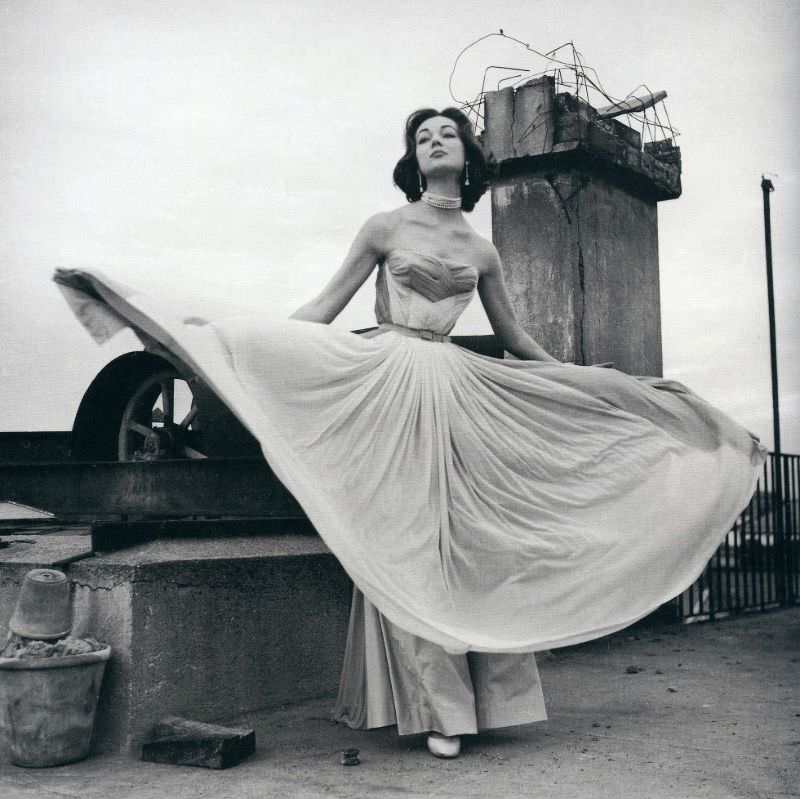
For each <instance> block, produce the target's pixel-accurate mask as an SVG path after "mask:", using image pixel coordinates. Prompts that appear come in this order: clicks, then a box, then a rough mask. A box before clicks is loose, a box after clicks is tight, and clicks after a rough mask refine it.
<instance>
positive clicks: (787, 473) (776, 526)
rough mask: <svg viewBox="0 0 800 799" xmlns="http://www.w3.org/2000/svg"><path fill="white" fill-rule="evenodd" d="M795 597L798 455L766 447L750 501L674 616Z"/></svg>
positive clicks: (799, 587) (799, 551)
mask: <svg viewBox="0 0 800 799" xmlns="http://www.w3.org/2000/svg"><path fill="white" fill-rule="evenodd" d="M778 469H779V470H780V472H777V470H778ZM798 598H800V455H785V454H782V455H780V457H776V456H775V453H772V452H771V453H769V455H768V457H767V460H766V462H765V463H764V467H763V473H762V474H761V476H760V478H759V480H758V485H757V486H756V491H755V494H754V495H753V498H752V499H751V501H750V504H749V505H748V506H747V508H745V510H744V512H743V513H742V514H741V516H739V518H738V519H737V520H736V523H735V524H734V526H733V529H732V530H731V531H730V533H728V536H727V537H726V538H725V540H724V541H723V542H722V544H721V545H720V547H719V549H717V551H716V552H715V553H714V555H713V557H712V558H711V560H710V561H709V562H708V565H707V566H706V568H705V570H704V571H703V573H702V574H701V575H700V577H699V578H698V579H697V581H696V582H695V583H694V584H693V585H691V586H690V587H689V588H688V589H687V590H686V591H684V593H683V594H681V595H680V596H679V597H677V599H675V600H674V604H673V607H674V610H675V614H676V615H677V616H678V617H679V618H681V619H685V620H687V621H695V620H697V621H699V620H702V619H714V618H720V617H723V616H729V615H732V614H736V613H743V612H747V611H757V610H768V609H770V608H776V607H780V606H782V605H791V604H794V603H795V602H797V601H798Z"/></svg>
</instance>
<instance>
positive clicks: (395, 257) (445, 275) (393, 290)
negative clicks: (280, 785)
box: [375, 249, 478, 334]
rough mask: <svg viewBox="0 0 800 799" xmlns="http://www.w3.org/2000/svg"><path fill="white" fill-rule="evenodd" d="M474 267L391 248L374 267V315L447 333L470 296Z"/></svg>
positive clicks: (475, 280)
mask: <svg viewBox="0 0 800 799" xmlns="http://www.w3.org/2000/svg"><path fill="white" fill-rule="evenodd" d="M477 284H478V270H477V269H476V268H475V267H474V266H471V265H469V264H462V263H456V262H454V261H450V260H444V259H442V258H437V257H436V256H434V255H424V254H422V253H418V252H415V251H413V250H405V249H398V250H393V251H392V252H391V253H390V254H389V255H388V256H387V257H386V259H385V260H384V262H383V263H382V264H380V266H379V267H378V277H377V280H376V283H375V317H376V319H377V321H378V324H381V323H385V322H389V323H391V324H395V325H403V326H404V327H414V328H421V329H424V330H432V331H434V332H435V333H441V334H447V333H449V332H450V331H451V330H452V329H453V326H454V325H455V323H456V321H457V320H458V317H459V316H460V315H461V312H462V311H463V310H464V308H466V307H467V305H468V304H469V301H470V300H471V299H472V293H473V291H474V290H475V286H476V285H477Z"/></svg>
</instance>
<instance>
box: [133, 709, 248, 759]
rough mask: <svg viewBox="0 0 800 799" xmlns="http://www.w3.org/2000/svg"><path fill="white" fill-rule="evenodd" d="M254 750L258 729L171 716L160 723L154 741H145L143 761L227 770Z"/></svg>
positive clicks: (155, 731)
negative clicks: (225, 725)
mask: <svg viewBox="0 0 800 799" xmlns="http://www.w3.org/2000/svg"><path fill="white" fill-rule="evenodd" d="M255 750H256V733H255V730H250V729H242V728H238V727H222V726H220V725H219V724H205V723H203V722H200V721H190V720H188V719H182V718H178V717H171V718H167V719H164V720H163V721H161V722H160V723H159V724H157V725H156V727H155V728H154V730H153V737H152V738H151V740H149V741H145V743H144V744H143V746H142V760H144V761H147V762H150V763H171V764H172V765H175V766H202V767H204V768H213V769H224V768H230V767H231V766H235V765H236V764H237V763H241V761H242V760H244V759H245V758H246V757H247V756H248V755H252V754H253V752H255Z"/></svg>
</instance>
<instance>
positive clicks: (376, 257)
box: [290, 214, 386, 324]
mask: <svg viewBox="0 0 800 799" xmlns="http://www.w3.org/2000/svg"><path fill="white" fill-rule="evenodd" d="M385 241H386V214H375V216H372V217H370V218H369V219H368V220H367V221H366V223H365V224H364V226H363V227H362V228H361V230H360V231H359V232H358V235H357V236H356V237H355V240H354V241H353V244H352V245H351V247H350V252H348V253H347V257H346V258H345V259H344V263H342V265H341V266H340V267H339V269H338V270H337V271H336V274H334V276H333V277H332V278H331V279H330V280H329V281H328V284H327V285H326V286H325V288H324V289H323V290H322V291H321V292H320V293H319V294H318V295H317V296H316V297H315V298H314V299H313V300H311V301H310V302H307V303H306V304H305V305H303V306H302V307H300V308H298V309H297V310H296V311H295V312H294V313H293V314H292V315H291V317H290V318H291V319H300V320H302V321H305V322H322V323H324V324H330V323H331V322H332V321H333V320H334V319H335V318H336V317H337V316H338V315H339V314H340V313H341V311H342V310H343V309H344V307H345V306H346V305H347V303H348V302H350V300H351V299H352V298H353V295H354V294H355V293H356V292H357V291H358V290H359V289H360V288H361V286H362V285H363V283H364V281H365V280H366V279H367V278H368V277H369V275H370V273H371V272H372V270H373V269H374V268H375V266H376V264H377V263H378V262H379V261H381V260H382V258H383V255H384V242H385Z"/></svg>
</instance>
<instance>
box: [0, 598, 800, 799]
mask: <svg viewBox="0 0 800 799" xmlns="http://www.w3.org/2000/svg"><path fill="white" fill-rule="evenodd" d="M540 665H541V672H542V681H543V685H544V690H545V696H546V698H547V701H548V708H549V712H550V720H549V721H547V722H542V723H539V724H534V725H530V726H527V727H515V728H509V729H507V730H502V731H497V732H494V733H486V734H481V735H478V736H474V737H470V738H468V739H466V740H465V745H464V749H463V752H462V755H461V757H460V758H458V759H457V760H449V761H445V760H437V759H435V758H433V757H431V756H430V755H429V754H428V753H427V751H426V750H425V738H424V736H413V737H408V738H398V737H397V736H396V735H395V734H394V732H393V730H392V729H384V730H378V731H370V732H355V731H352V730H349V729H347V728H346V727H343V726H340V725H337V724H335V723H333V722H331V721H330V720H329V718H328V716H329V712H330V708H331V704H332V700H331V699H330V698H328V699H321V700H315V701H312V702H306V703H303V704H298V705H293V706H290V707H284V708H280V709H277V710H273V711H270V712H263V713H259V714H254V715H251V716H248V717H246V718H238V719H226V720H224V721H228V722H234V721H235V722H244V723H246V724H247V725H249V726H252V727H254V728H255V730H256V746H257V750H256V753H255V755H253V756H251V757H250V758H249V759H247V760H245V761H244V762H243V763H241V764H240V765H238V766H236V767H234V768H231V769H228V770H226V771H210V770H206V769H202V768H189V767H179V766H168V765H156V764H151V763H142V762H139V761H136V760H133V759H126V758H124V757H105V756H101V757H92V758H89V759H88V760H85V761H83V762H82V763H77V764H75V765H71V766H62V767H58V768H52V769H41V770H33V769H23V768H17V767H15V766H11V765H9V763H8V760H7V759H5V760H2V761H0V762H1V763H2V765H0V796H2V797H3V799H51V798H52V799H55V798H56V797H58V798H59V799H66V798H67V797H70V798H71V797H82V798H83V797H85V798H86V799H99V798H100V797H102V799H107V797H132V798H135V799H162V798H163V797H169V799H183V797H186V799H188V798H189V797H192V798H193V799H194V798H195V797H197V799H203V798H204V797H214V799H227V798H228V797H230V798H231V799H271V798H272V797H282V798H283V797H288V798H292V799H294V798H295V797H297V799H312V797H313V798H314V799H316V798H317V797H337V798H339V797H341V798H342V799H344V798H345V797H358V798H359V799H361V798H364V799H372V798H373V797H375V799H394V798H395V797H396V798H397V799H399V798H400V797H402V798H403V799H411V798H414V797H420V799H421V798H422V797H448V798H449V799H469V798H470V797H487V798H488V799H500V798H501V797H545V798H546V799H567V798H569V799H573V797H581V798H582V799H612V797H613V799H783V798H784V797H798V796H800V680H799V679H798V677H799V676H800V608H788V609H784V610H777V611H773V612H770V613H763V614H754V615H748V616H744V617H741V618H736V619H730V620H726V621H721V622H708V623H703V624H692V625H688V626H660V627H638V628H632V629H629V630H626V631H624V632H622V633H619V634H617V635H614V636H612V637H610V638H604V639H601V640H598V641H594V642H592V643H590V644H585V645H582V646H580V647H574V648H570V649H563V650H556V651H555V652H553V653H552V654H551V655H543V656H542V658H541V663H540ZM631 666H633V667H636V668H635V669H629V667H631ZM637 668H638V669H640V670H639V671H637V670H636V669H637ZM629 671H630V672H633V673H629ZM350 747H357V748H359V749H360V750H361V765H359V766H354V767H345V766H342V765H340V764H339V758H340V755H341V751H342V750H343V749H346V748H350ZM3 757H5V758H7V755H5V754H4V755H3Z"/></svg>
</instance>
